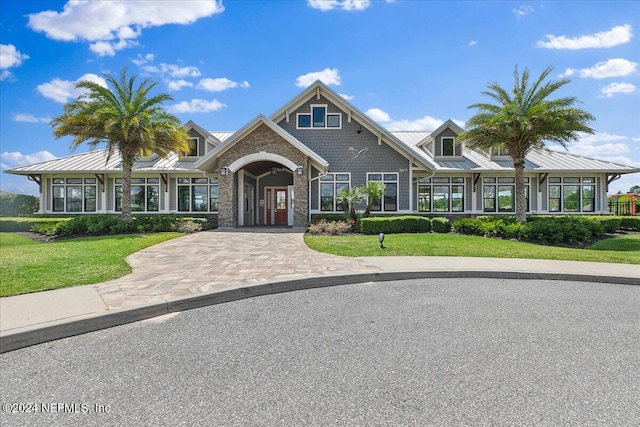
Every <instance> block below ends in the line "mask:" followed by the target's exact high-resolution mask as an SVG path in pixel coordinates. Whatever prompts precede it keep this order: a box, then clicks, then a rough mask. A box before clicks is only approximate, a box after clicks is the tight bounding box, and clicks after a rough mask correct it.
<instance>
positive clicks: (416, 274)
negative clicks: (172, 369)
mask: <svg viewBox="0 0 640 427" xmlns="http://www.w3.org/2000/svg"><path fill="white" fill-rule="evenodd" d="M435 278H448V279H455V278H479V279H516V280H522V279H529V280H530V279H538V280H567V281H576V282H596V283H609V284H615V285H635V286H640V278H633V277H612V276H596V275H579V274H563V273H536V272H515V271H393V272H378V273H357V274H348V275H340V276H319V277H311V278H303V279H295V280H283V281H274V282H270V283H266V284H261V285H253V286H247V287H242V288H234V289H228V290H222V291H217V292H212V293H208V294H200V295H195V296H189V297H184V298H179V299H175V300H170V301H167V302H164V303H158V304H150V305H145V306H140V307H135V308H130V309H121V310H115V311H107V312H105V313H97V314H92V315H87V316H83V317H81V318H78V319H74V320H62V321H59V322H55V323H53V324H47V325H46V326H38V325H34V326H30V327H26V328H21V329H18V330H14V331H8V332H4V333H3V334H1V335H0V353H6V352H9V351H13V350H18V349H21V348H24V347H29V346H32V345H36V344H42V343H45V342H49V341H54V340H58V339H61V338H67V337H71V336H74V335H80V334H85V333H87V332H94V331H98V330H101V329H107V328H111V327H114V326H119V325H124V324H127V323H132V322H137V321H140V320H145V319H150V318H153V317H158V316H162V315H165V314H168V313H173V312H179V311H184V310H190V309H192V308H199V307H206V306H210V305H216V304H223V303H226V302H232V301H238V300H242V299H246V298H253V297H258V296H264V295H273V294H279V293H283V292H292V291H297V290H304V289H313V288H324V287H330V286H341V285H350V284H355V283H366V282H385V281H392V280H408V279H435Z"/></svg>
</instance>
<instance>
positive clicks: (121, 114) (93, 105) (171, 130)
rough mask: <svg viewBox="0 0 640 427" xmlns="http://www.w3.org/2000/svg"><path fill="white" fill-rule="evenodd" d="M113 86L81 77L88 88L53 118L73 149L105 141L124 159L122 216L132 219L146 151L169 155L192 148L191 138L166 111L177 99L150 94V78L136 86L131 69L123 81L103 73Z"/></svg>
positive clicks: (55, 127) (58, 133)
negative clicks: (134, 178)
mask: <svg viewBox="0 0 640 427" xmlns="http://www.w3.org/2000/svg"><path fill="white" fill-rule="evenodd" d="M104 76H105V79H106V80H107V83H108V84H109V86H111V88H105V87H103V86H101V85H99V84H98V83H95V82H91V81H88V80H82V81H80V82H79V83H78V84H77V85H76V88H79V89H85V90H86V92H85V93H84V94H82V95H80V96H79V97H78V98H76V99H75V100H73V101H70V102H68V103H67V104H65V106H64V112H63V113H62V115H61V116H59V117H56V118H55V119H53V121H52V122H51V125H52V127H53V135H54V136H55V138H56V139H57V138H61V137H63V136H73V140H72V142H71V147H70V148H71V151H73V150H75V149H76V148H77V147H78V146H80V145H81V144H83V143H85V142H86V143H87V144H88V145H89V147H90V148H91V149H95V148H97V147H98V146H100V145H101V144H106V146H107V150H108V157H107V162H108V161H109V158H110V157H111V156H112V155H113V153H115V152H118V153H120V157H121V158H122V220H123V221H129V220H131V171H132V168H133V163H134V162H135V161H136V159H137V158H138V157H139V156H140V155H141V154H142V155H149V154H152V153H155V154H158V155H159V156H161V157H165V156H167V155H168V154H170V153H177V154H181V153H184V152H189V149H190V140H189V135H188V134H187V131H186V130H185V129H184V127H183V126H182V124H181V123H180V120H179V119H178V118H177V117H175V116H173V115H171V114H169V113H167V112H165V110H164V109H163V108H162V103H163V102H165V101H170V100H172V99H173V98H172V97H171V96H170V95H168V94H166V93H161V94H158V95H154V96H150V94H149V93H150V91H151V89H153V88H154V87H155V86H156V85H157V84H158V83H157V82H152V81H149V80H144V81H142V82H141V83H140V84H139V85H137V86H136V85H135V83H136V78H137V76H135V75H134V76H131V77H128V76H127V67H124V68H123V69H122V71H121V72H120V77H119V79H116V78H115V77H113V76H112V75H110V74H104Z"/></svg>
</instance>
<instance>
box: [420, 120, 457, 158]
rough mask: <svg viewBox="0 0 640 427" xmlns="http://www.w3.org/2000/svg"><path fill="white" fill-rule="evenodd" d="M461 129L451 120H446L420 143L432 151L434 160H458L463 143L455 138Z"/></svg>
mask: <svg viewBox="0 0 640 427" xmlns="http://www.w3.org/2000/svg"><path fill="white" fill-rule="evenodd" d="M462 131H463V130H462V128H461V127H460V126H458V125H457V124H455V123H454V122H453V121H452V120H447V121H446V122H444V123H443V124H442V125H441V126H440V127H438V129H436V130H434V131H433V132H432V133H431V135H429V137H428V138H426V139H425V140H424V141H423V142H421V143H420V145H422V146H424V147H425V148H426V149H427V150H428V151H429V152H431V153H433V157H434V159H435V160H459V159H462V150H463V148H464V145H463V144H462V143H459V142H458V141H457V139H458V135H459V134H460V133H462Z"/></svg>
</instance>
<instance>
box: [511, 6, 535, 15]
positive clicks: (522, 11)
mask: <svg viewBox="0 0 640 427" xmlns="http://www.w3.org/2000/svg"><path fill="white" fill-rule="evenodd" d="M511 11H512V12H513V13H514V14H515V15H516V16H517V17H518V18H522V17H523V16H527V15H529V14H530V13H533V12H534V11H535V9H534V8H533V7H531V6H520V7H519V8H517V9H512V10H511Z"/></svg>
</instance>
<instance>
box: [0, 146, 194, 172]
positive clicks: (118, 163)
mask: <svg viewBox="0 0 640 427" xmlns="http://www.w3.org/2000/svg"><path fill="white" fill-rule="evenodd" d="M107 157H108V152H107V149H106V148H104V149H101V150H93V151H89V152H86V153H82V154H74V155H71V156H66V157H60V158H58V159H53V160H49V161H46V162H40V163H34V164H32V165H26V166H20V167H17V168H12V169H6V170H5V172H6V173H11V174H15V175H35V174H43V173H63V172H64V173H110V172H122V158H121V157H120V153H119V152H118V151H114V152H113V154H112V155H111V157H110V158H109V161H108V162H107ZM193 170H195V168H194V162H193V161H182V160H181V159H180V158H179V157H178V156H177V155H176V154H173V153H171V154H169V155H168V156H167V157H164V158H162V157H158V156H151V157H150V158H149V159H146V158H145V159H143V160H138V161H136V162H135V163H134V164H133V172H143V171H154V172H164V171H184V172H190V171H193Z"/></svg>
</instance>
